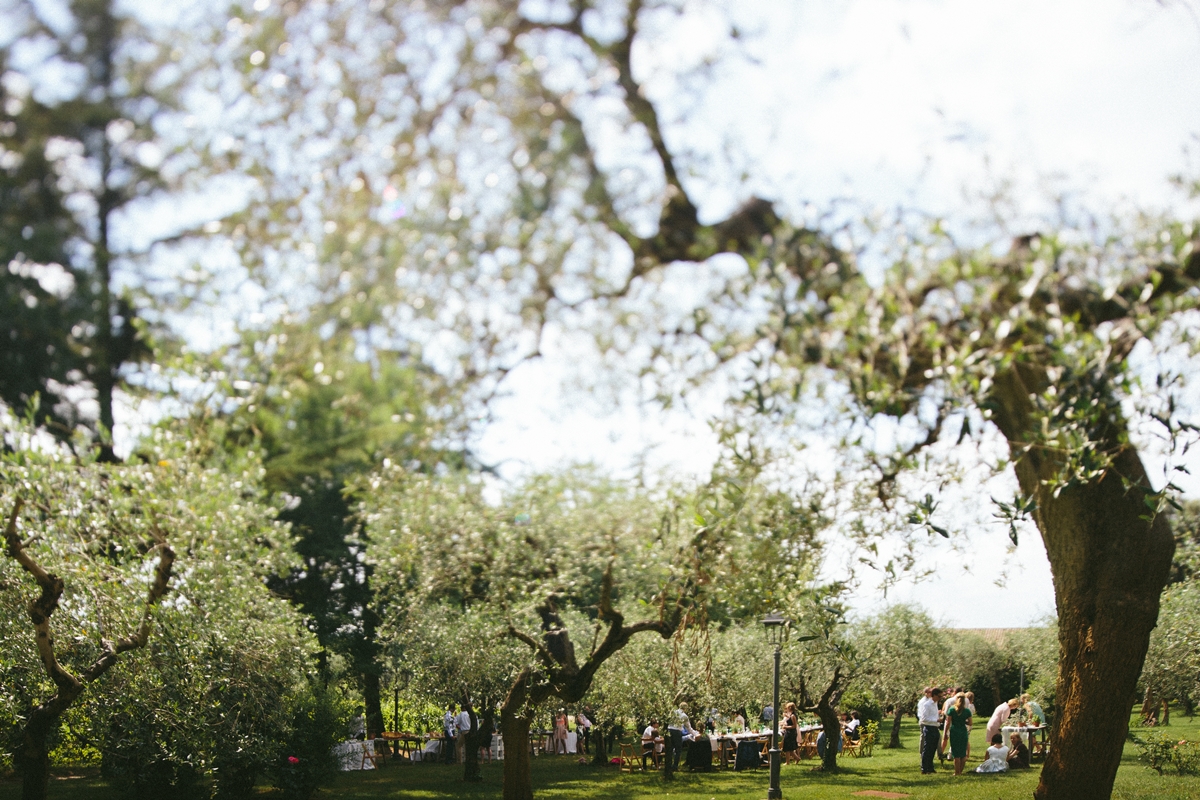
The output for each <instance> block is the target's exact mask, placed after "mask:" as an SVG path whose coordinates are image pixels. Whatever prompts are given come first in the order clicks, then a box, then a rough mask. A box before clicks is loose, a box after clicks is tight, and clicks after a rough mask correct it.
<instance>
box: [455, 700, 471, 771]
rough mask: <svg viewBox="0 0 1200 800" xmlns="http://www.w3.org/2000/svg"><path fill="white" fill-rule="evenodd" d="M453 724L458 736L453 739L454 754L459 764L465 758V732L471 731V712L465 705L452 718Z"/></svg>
mask: <svg viewBox="0 0 1200 800" xmlns="http://www.w3.org/2000/svg"><path fill="white" fill-rule="evenodd" d="M454 725H455V727H456V728H457V729H458V736H457V737H456V738H455V739H454V743H455V745H456V747H455V748H454V749H455V755H456V756H457V757H458V763H460V764H461V763H463V762H464V761H466V760H467V734H468V733H470V732H471V714H470V713H469V712H468V711H467V707H466V706H463V710H462V711H460V712H458V716H457V717H455V718H454Z"/></svg>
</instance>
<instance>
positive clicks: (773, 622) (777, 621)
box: [762, 611, 792, 800]
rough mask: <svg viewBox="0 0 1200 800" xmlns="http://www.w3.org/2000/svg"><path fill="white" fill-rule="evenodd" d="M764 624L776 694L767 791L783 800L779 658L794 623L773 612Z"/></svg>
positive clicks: (771, 798) (769, 798)
mask: <svg viewBox="0 0 1200 800" xmlns="http://www.w3.org/2000/svg"><path fill="white" fill-rule="evenodd" d="M762 624H763V627H764V628H766V629H767V642H768V643H770V644H773V645H775V692H774V694H773V695H772V697H773V699H772V701H771V750H770V753H771V786H770V788H769V789H767V800H783V790H782V789H780V788H779V657H780V654H781V653H782V652H783V643H784V642H786V641H787V638H788V632H789V630H790V629H791V626H792V621H791V620H790V619H788V618H787V617H785V616H783V615H782V614H780V613H779V612H778V611H772V612H771V613H770V614H767V615H766V616H765V617H763V619H762Z"/></svg>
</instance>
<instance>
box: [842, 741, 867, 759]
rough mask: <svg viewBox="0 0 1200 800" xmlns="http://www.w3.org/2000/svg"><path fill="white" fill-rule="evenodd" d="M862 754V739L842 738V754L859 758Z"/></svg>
mask: <svg viewBox="0 0 1200 800" xmlns="http://www.w3.org/2000/svg"><path fill="white" fill-rule="evenodd" d="M861 754H862V739H858V740H857V741H856V740H854V739H847V738H843V739H842V755H847V756H854V757H855V758H858V757H859V756H860V755H861Z"/></svg>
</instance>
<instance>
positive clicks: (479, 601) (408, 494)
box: [366, 465, 717, 800]
mask: <svg viewBox="0 0 1200 800" xmlns="http://www.w3.org/2000/svg"><path fill="white" fill-rule="evenodd" d="M372 483H373V485H374V486H375V491H374V492H373V496H372V500H371V504H370V507H369V509H368V510H367V512H366V513H367V518H368V520H369V523H368V524H369V527H370V533H371V541H372V549H371V554H372V555H371V557H372V560H373V561H374V562H375V564H376V566H377V573H376V574H390V575H393V576H395V578H396V579H397V580H401V581H404V582H407V583H410V584H411V586H412V588H410V589H408V591H409V592H410V593H415V594H419V595H423V596H425V597H430V598H437V599H439V600H441V601H451V602H454V603H457V604H460V605H462V606H463V607H472V606H476V605H485V606H487V607H490V608H493V609H494V610H495V611H496V612H497V613H499V614H500V615H501V618H502V619H503V620H504V627H503V629H502V631H501V632H502V633H503V634H504V635H505V636H507V637H510V638H511V639H512V640H513V641H514V642H517V643H519V644H520V645H521V647H522V651H521V656H520V658H519V660H518V661H517V662H516V663H515V664H514V667H515V669H514V673H513V677H512V680H511V682H510V683H509V685H508V687H507V690H506V692H505V695H504V698H503V700H502V702H501V705H500V724H501V731H502V735H503V738H504V751H505V762H504V797H505V798H507V799H508V800H521V799H522V798H530V797H532V796H533V788H532V785H531V783H530V773H529V767H530V764H529V730H530V726H531V723H532V721H533V717H534V713H535V711H536V710H537V709H539V708H540V707H542V706H544V704H545V703H547V702H548V701H550V700H551V699H555V700H557V701H558V702H562V703H568V704H569V703H576V702H579V701H580V700H582V699H583V697H584V696H585V695H586V694H587V692H588V690H589V689H590V688H591V686H592V682H593V680H594V678H595V675H596V673H597V671H598V670H599V669H600V667H601V666H602V665H603V664H604V663H605V662H606V661H607V660H608V659H609V658H610V657H612V656H613V655H614V654H615V653H617V652H619V651H620V650H621V649H622V648H623V647H625V646H626V645H627V644H628V643H629V642H630V641H631V640H632V639H633V638H634V637H635V636H637V635H638V634H643V633H645V634H654V635H657V636H659V637H661V638H663V639H669V638H671V637H672V636H673V635H675V633H676V631H677V630H679V629H680V628H681V627H683V626H686V625H687V624H688V623H689V620H690V619H691V618H692V617H693V616H694V615H695V614H696V613H697V611H698V608H697V605H696V602H695V598H696V595H697V592H698V583H699V580H698V578H697V574H698V573H699V571H700V570H702V569H703V568H704V564H705V560H706V558H707V556H708V555H709V553H710V552H712V551H713V550H715V549H716V546H717V545H716V544H715V543H714V542H712V541H711V540H710V537H709V535H708V531H707V529H706V528H705V527H704V526H701V525H698V524H697V522H696V521H695V520H693V519H691V518H690V517H688V516H687V515H685V514H682V512H681V509H682V506H681V504H680V503H678V502H677V501H671V500H670V499H669V498H668V499H663V500H659V501H653V500H651V499H650V498H648V497H646V496H644V495H642V494H640V493H638V492H636V491H634V490H632V489H631V488H630V487H626V486H623V485H622V484H620V483H617V482H614V481H611V480H605V479H602V478H600V477H598V476H595V475H591V474H588V473H587V472H586V471H584V472H579V471H575V472H573V473H568V474H565V475H550V476H544V477H534V478H531V479H529V480H528V481H527V482H525V483H524V484H522V485H521V486H520V487H519V488H517V489H516V490H514V491H512V492H511V493H509V494H508V495H507V496H506V497H505V498H504V499H503V502H502V503H501V504H499V505H496V506H492V505H489V504H487V503H486V502H484V500H483V498H482V496H481V493H480V486H479V485H478V484H475V483H472V482H469V481H463V480H451V479H437V478H431V477H428V476H422V475H412V474H405V472H404V470H403V469H402V468H401V467H399V466H398V465H393V466H392V467H391V468H390V469H388V470H385V471H383V472H381V473H380V474H378V475H376V476H375V477H373V478H372ZM572 609H578V610H580V611H582V612H584V615H582V616H580V615H572V614H571V613H570V612H571V610H572ZM577 643H579V644H577ZM478 646H480V647H486V646H488V644H487V643H486V642H483V643H480V644H479V645H478ZM577 647H579V649H578V650H577Z"/></svg>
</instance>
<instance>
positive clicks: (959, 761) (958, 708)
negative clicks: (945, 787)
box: [942, 692, 971, 775]
mask: <svg viewBox="0 0 1200 800" xmlns="http://www.w3.org/2000/svg"><path fill="white" fill-rule="evenodd" d="M970 739H971V709H969V708H967V696H966V695H965V694H963V693H962V692H959V693H958V694H956V695H955V696H954V705H952V706H950V708H949V710H947V711H946V726H945V738H943V739H942V749H945V747H946V742H947V741H949V742H950V755H951V756H952V757H953V758H954V774H955V775H962V771H963V766H964V765H966V763H967V742H969V741H970Z"/></svg>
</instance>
